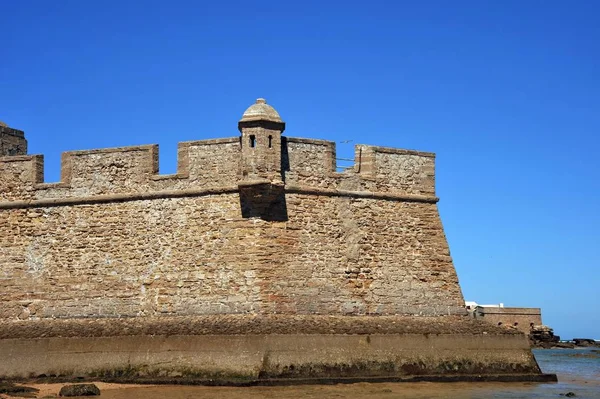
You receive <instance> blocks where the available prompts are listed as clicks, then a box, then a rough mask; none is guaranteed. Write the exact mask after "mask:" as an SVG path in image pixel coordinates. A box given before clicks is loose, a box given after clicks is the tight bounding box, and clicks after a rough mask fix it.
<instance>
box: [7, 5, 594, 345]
mask: <svg viewBox="0 0 600 399" xmlns="http://www.w3.org/2000/svg"><path fill="white" fill-rule="evenodd" d="M221 3H222V4H221ZM599 15H600V3H599V2H596V1H573V2H568V1H562V2H553V1H410V2H409V1H387V2H380V1H360V2H358V1H356V2H352V1H348V0H347V1H340V2H335V1H323V0H321V1H298V2H285V1H274V2H270V1H257V2H251V1H239V2H227V1H223V2H215V1H212V2H208V1H206V2H203V1H178V0H171V1H95V2H93V1H80V0H71V1H66V0H59V1H27V0H22V1H11V0H0V16H1V19H2V33H1V34H0V52H1V56H2V61H1V62H0V93H1V95H0V120H4V121H5V122H7V123H8V124H9V125H11V126H13V127H16V128H19V129H22V130H25V131H26V134H27V138H28V139H29V143H30V152H31V153H43V154H45V156H46V167H45V168H46V169H45V170H46V181H57V180H58V179H59V159H60V153H61V152H63V151H67V150H76V149H89V148H97V147H114V146H122V145H137V144H149V143H159V144H160V146H161V150H160V156H161V172H173V171H174V169H175V148H176V143H177V142H178V141H186V140H196V139H204V138H215V137H226V136H235V135H237V134H238V132H237V121H238V120H239V118H240V117H241V114H242V112H243V111H244V109H245V108H246V107H247V106H249V105H250V104H251V103H252V102H253V101H254V100H255V99H256V98H257V97H265V98H267V100H268V102H269V103H270V104H272V105H274V106H275V107H276V109H277V110H278V111H279V112H280V114H281V115H282V117H283V119H284V120H285V121H286V122H287V130H286V134H287V135H288V136H299V137H313V138H324V139H329V140H332V141H337V142H340V141H343V140H352V143H350V144H343V143H340V144H338V155H339V156H346V157H350V156H352V147H351V146H352V145H354V144H358V143H363V144H374V145H383V146H391V147H400V148H409V149H418V150H423V151H432V152H436V153H437V189H438V195H439V196H440V198H441V201H440V203H439V208H440V212H441V216H442V221H443V223H444V226H445V228H446V234H447V237H448V240H449V242H450V247H451V251H452V256H453V258H454V263H455V266H456V269H457V271H458V275H459V278H460V281H461V284H462V288H463V292H464V294H465V298H466V299H468V300H475V301H477V302H479V303H498V302H504V303H505V305H506V306H534V307H538V306H539V307H542V308H543V318H544V322H545V323H546V324H548V325H550V326H552V327H554V329H555V332H556V333H558V334H560V335H562V336H563V337H565V338H571V337H573V336H585V337H594V338H600V316H599V315H600V312H599V311H598V309H600V294H599V293H598V292H599V291H600V290H599V283H600V272H599V269H600V255H599V254H600V233H599V231H600V227H599V226H600V216H599V212H598V205H599V198H600V178H599V176H598V174H599V172H600V156H599V155H598V147H599V144H600V140H599V139H598V133H599V132H600V112H599V109H600V23H598V16H599Z"/></svg>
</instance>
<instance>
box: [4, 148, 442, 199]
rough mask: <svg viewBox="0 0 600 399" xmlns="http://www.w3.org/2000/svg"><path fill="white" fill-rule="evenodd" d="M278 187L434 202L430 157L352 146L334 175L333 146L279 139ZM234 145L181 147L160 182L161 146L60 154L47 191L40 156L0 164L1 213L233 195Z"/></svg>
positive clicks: (236, 181)
mask: <svg viewBox="0 0 600 399" xmlns="http://www.w3.org/2000/svg"><path fill="white" fill-rule="evenodd" d="M281 147H282V148H281V153H282V182H283V183H284V184H285V187H286V189H287V190H289V191H296V192H298V191H311V192H315V193H321V194H323V195H347V196H357V197H386V198H390V199H391V198H395V197H397V198H399V199H407V200H414V201H426V202H435V201H436V200H437V199H436V198H435V187H434V161H435V155H434V154H432V153H427V152H418V151H410V150H400V149H394V148H386V147H375V146H368V145H357V146H355V154H356V163H355V165H354V167H353V168H351V169H349V170H346V171H344V172H343V173H338V172H336V171H335V156H336V155H335V143H334V142H331V141H325V140H312V139H302V138H293V137H289V138H286V137H283V138H282V141H281ZM241 151H242V149H241V143H240V138H239V137H231V138H223V139H215V140H201V141H190V142H183V143H179V146H178V160H177V173H175V174H169V175H161V174H158V170H159V169H158V146H157V145H144V146H135V147H120V148H108V149H98V150H85V151H70V152H65V153H63V154H62V160H61V181H60V182H58V183H45V182H44V178H43V175H44V173H43V170H44V158H43V156H42V155H21V156H5V157H1V158H0V175H1V176H2V177H3V178H2V180H1V181H0V207H11V208H18V207H32V206H39V205H52V204H54V205H60V204H67V203H68V204H75V203H77V202H81V203H89V202H97V201H110V200H111V199H113V200H116V201H122V200H127V199H136V198H153V197H161V196H165V197H173V196H177V195H178V194H177V193H178V192H180V193H181V195H189V194H192V193H195V194H196V195H202V193H207V194H208V193H214V192H219V191H224V192H232V191H237V190H238V184H239V183H240V181H241V179H242V176H241V175H240V172H239V171H240V165H239V164H240V159H241Z"/></svg>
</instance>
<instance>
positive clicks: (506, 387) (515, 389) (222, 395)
mask: <svg viewBox="0 0 600 399" xmlns="http://www.w3.org/2000/svg"><path fill="white" fill-rule="evenodd" d="M533 352H534V355H535V357H536V359H537V361H538V363H539V365H540V367H541V369H542V371H543V372H544V373H555V374H557V375H558V383H471V382H456V383H432V382H418V383H356V384H338V385H302V386H284V387H245V388H233V387H199V386H149V387H144V386H140V387H135V388H124V389H114V390H106V391H104V392H103V393H102V398H104V399H158V398H161V399H163V398H170V399H195V398H211V399H246V398H248V399H259V398H260V399H263V398H273V399H275V398H285V399H317V398H318V399H321V398H349V399H372V398H375V399H380V398H381V399H397V398H417V399H419V398H422V399H425V398H468V399H479V398H481V399H486V398H544V399H545V398H564V397H565V396H564V395H565V394H567V393H569V392H573V393H574V394H575V395H576V396H575V397H576V398H597V399H600V351H599V350H598V349H545V350H544V349H536V350H534V351H533Z"/></svg>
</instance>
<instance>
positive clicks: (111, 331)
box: [0, 99, 556, 384]
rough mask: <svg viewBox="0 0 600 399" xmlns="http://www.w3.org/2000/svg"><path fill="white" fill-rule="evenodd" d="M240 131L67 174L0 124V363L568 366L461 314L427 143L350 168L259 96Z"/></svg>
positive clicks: (292, 374) (254, 368) (94, 154)
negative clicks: (166, 160) (53, 176)
mask: <svg viewBox="0 0 600 399" xmlns="http://www.w3.org/2000/svg"><path fill="white" fill-rule="evenodd" d="M238 128H239V130H240V132H241V135H240V136H237V137H231V138H223V139H216V140H202V141H193V142H185V143H180V144H179V147H178V167H177V173H175V174H172V175H161V174H159V173H158V148H157V146H155V145H146V146H137V147H124V148H113V149H102V150H89V151H72V152H67V153H64V154H63V156H62V165H61V181H60V182H57V183H46V182H44V178H43V169H44V167H43V157H42V156H41V155H25V154H26V152H25V151H24V150H23V149H24V148H26V142H25V141H24V140H25V139H24V136H23V137H21V139H22V141H21V142H17V143H15V142H14V138H15V137H16V136H14V135H11V138H10V139H6V137H8V136H0V141H2V142H1V143H0V144H1V145H2V146H4V147H3V148H9V149H10V151H8V152H5V153H4V154H3V155H10V156H3V157H0V292H1V293H2V295H0V358H2V359H3V362H2V364H0V378H27V377H28V376H40V375H43V376H58V377H60V378H63V379H65V378H75V377H76V376H77V377H80V376H84V377H85V378H101V379H102V378H104V379H109V380H112V381H115V380H120V381H123V380H129V381H141V380H145V381H158V382H174V381H175V382H178V383H181V382H190V381H191V382H194V383H209V384H214V383H215V381H217V382H218V383H225V384H228V383H233V384H239V383H240V381H241V380H243V381H245V382H244V384H257V383H266V384H273V383H285V380H286V379H293V380H294V381H298V380H299V379H300V380H302V381H304V382H313V383H314V382H322V381H332V380H335V381H337V379H339V378H341V380H340V381H344V382H350V381H357V380H374V381H384V380H389V381H396V380H403V381H405V380H407V379H410V378H415V379H416V380H443V381H456V380H477V381H480V380H502V381H517V380H518V381H523V380H526V381H555V380H556V376H554V375H544V374H541V371H540V369H539V367H538V365H537V363H536V362H535V359H534V357H533V355H532V353H531V350H530V349H529V345H528V342H527V339H526V338H525V335H523V334H521V333H519V332H518V331H515V330H511V329H504V328H499V327H497V326H493V325H490V324H488V323H485V322H483V321H480V320H475V319H473V318H470V317H468V316H467V312H466V309H465V307H464V301H463V296H462V293H461V289H460V286H459V283H458V278H457V275H456V271H455V269H454V266H453V264H452V258H451V257H450V252H449V248H448V243H447V241H446V237H445V235H444V230H443V228H442V224H441V221H440V217H439V213H438V209H437V201H438V199H437V197H436V195H435V184H434V183H435V173H434V161H435V156H434V154H432V153H426V152H418V151H408V150H399V149H393V148H383V147H374V146H367V145H359V146H356V148H355V151H356V156H355V165H354V167H353V168H352V169H349V170H345V171H344V172H343V173H338V172H336V169H335V144H334V143H332V142H329V141H324V140H309V139H301V138H292V137H285V136H282V132H283V131H284V129H285V123H284V122H283V121H282V120H281V118H280V116H279V114H278V113H277V112H276V111H275V110H274V109H273V108H272V107H270V106H269V105H267V104H266V102H265V101H264V100H262V99H259V100H257V102H256V104H254V105H252V106H251V107H250V108H248V109H247V110H246V112H245V113H244V114H243V117H242V119H241V120H240V121H239V123H238ZM23 145H25V147H24V146H23ZM282 381H283V382H282Z"/></svg>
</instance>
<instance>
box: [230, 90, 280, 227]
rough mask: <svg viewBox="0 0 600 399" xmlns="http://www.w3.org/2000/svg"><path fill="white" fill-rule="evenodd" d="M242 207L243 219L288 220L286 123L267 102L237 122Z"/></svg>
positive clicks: (253, 106)
mask: <svg viewBox="0 0 600 399" xmlns="http://www.w3.org/2000/svg"><path fill="white" fill-rule="evenodd" d="M238 129H239V130H240V133H242V135H241V137H240V144H241V159H240V162H239V181H238V187H239V190H240V204H241V207H242V215H243V216H244V217H260V218H263V219H266V220H285V219H286V218H287V216H286V214H287V211H286V205H285V195H284V181H283V178H282V166H281V147H282V145H281V133H283V131H284V130H285V122H283V121H282V120H281V117H280V116H279V113H278V112H277V111H275V109H274V108H273V107H271V106H270V105H268V104H267V102H266V101H265V99H264V98H259V99H257V100H256V103H255V104H252V105H251V106H250V107H248V109H247V110H246V111H245V112H244V114H243V115H242V119H241V120H240V121H239V122H238Z"/></svg>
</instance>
